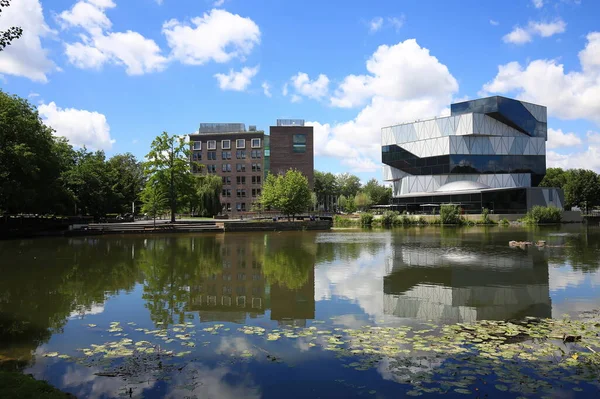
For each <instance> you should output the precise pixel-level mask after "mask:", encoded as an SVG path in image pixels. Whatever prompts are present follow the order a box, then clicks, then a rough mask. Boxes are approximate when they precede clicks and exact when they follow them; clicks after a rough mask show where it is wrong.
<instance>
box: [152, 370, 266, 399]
mask: <svg viewBox="0 0 600 399" xmlns="http://www.w3.org/2000/svg"><path fill="white" fill-rule="evenodd" d="M186 369H187V370H186V373H185V374H181V375H180V374H175V375H174V376H173V380H171V382H170V384H169V388H170V389H169V391H168V392H167V393H166V394H165V396H164V397H165V398H169V399H175V398H185V397H198V398H219V399H240V398H250V399H253V398H260V397H262V394H261V391H260V387H258V386H257V385H256V384H255V383H254V382H253V381H252V379H251V378H250V377H249V374H248V373H246V374H245V375H240V374H237V373H234V372H232V371H231V370H230V369H229V368H227V367H217V368H214V369H213V368H209V367H206V366H204V365H201V364H198V363H191V364H189V365H188V366H187V367H186ZM190 374H192V375H193V376H194V377H195V378H193V379H190ZM232 380H235V381H237V383H236V384H232V383H230V382H228V381H232Z"/></svg>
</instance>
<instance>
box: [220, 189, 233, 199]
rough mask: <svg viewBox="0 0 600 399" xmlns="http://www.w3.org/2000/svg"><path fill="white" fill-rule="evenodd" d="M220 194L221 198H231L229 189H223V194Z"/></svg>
mask: <svg viewBox="0 0 600 399" xmlns="http://www.w3.org/2000/svg"><path fill="white" fill-rule="evenodd" d="M221 194H222V195H223V197H231V189H230V188H224V189H223V192H222V193H221Z"/></svg>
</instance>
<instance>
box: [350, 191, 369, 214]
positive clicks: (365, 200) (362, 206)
mask: <svg viewBox="0 0 600 399" xmlns="http://www.w3.org/2000/svg"><path fill="white" fill-rule="evenodd" d="M354 204H355V205H356V207H357V208H358V209H359V210H361V211H365V210H367V209H369V207H370V206H371V198H369V196H368V195H367V194H365V193H363V192H360V193H358V194H356V196H355V197H354Z"/></svg>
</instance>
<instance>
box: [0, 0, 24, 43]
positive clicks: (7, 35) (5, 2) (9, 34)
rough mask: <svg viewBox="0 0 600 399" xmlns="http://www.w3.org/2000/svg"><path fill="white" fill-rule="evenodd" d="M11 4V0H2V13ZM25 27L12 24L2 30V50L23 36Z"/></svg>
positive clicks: (0, 38)
mask: <svg viewBox="0 0 600 399" xmlns="http://www.w3.org/2000/svg"><path fill="white" fill-rule="evenodd" d="M8 6H10V0H0V13H2V9H3V8H6V7H8ZM22 34H23V29H21V28H20V27H18V26H12V27H10V28H8V29H7V30H5V31H1V30H0V51H2V50H4V48H5V47H6V46H10V43H11V42H12V41H13V40H16V39H18V38H20V37H21V35H22Z"/></svg>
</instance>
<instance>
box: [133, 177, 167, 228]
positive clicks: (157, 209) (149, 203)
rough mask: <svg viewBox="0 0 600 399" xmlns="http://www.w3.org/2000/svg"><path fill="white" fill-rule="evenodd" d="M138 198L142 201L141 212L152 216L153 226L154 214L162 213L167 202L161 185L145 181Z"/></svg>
mask: <svg viewBox="0 0 600 399" xmlns="http://www.w3.org/2000/svg"><path fill="white" fill-rule="evenodd" d="M140 199H141V200H142V203H143V205H142V212H144V213H147V214H148V215H149V216H150V217H152V219H153V220H154V226H156V216H158V215H162V214H163V213H164V211H165V209H166V208H167V205H168V202H169V201H168V198H167V195H166V194H165V192H164V191H163V188H162V186H161V185H160V184H157V183H155V182H147V183H146V186H145V187H144V190H142V193H141V195H140Z"/></svg>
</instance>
